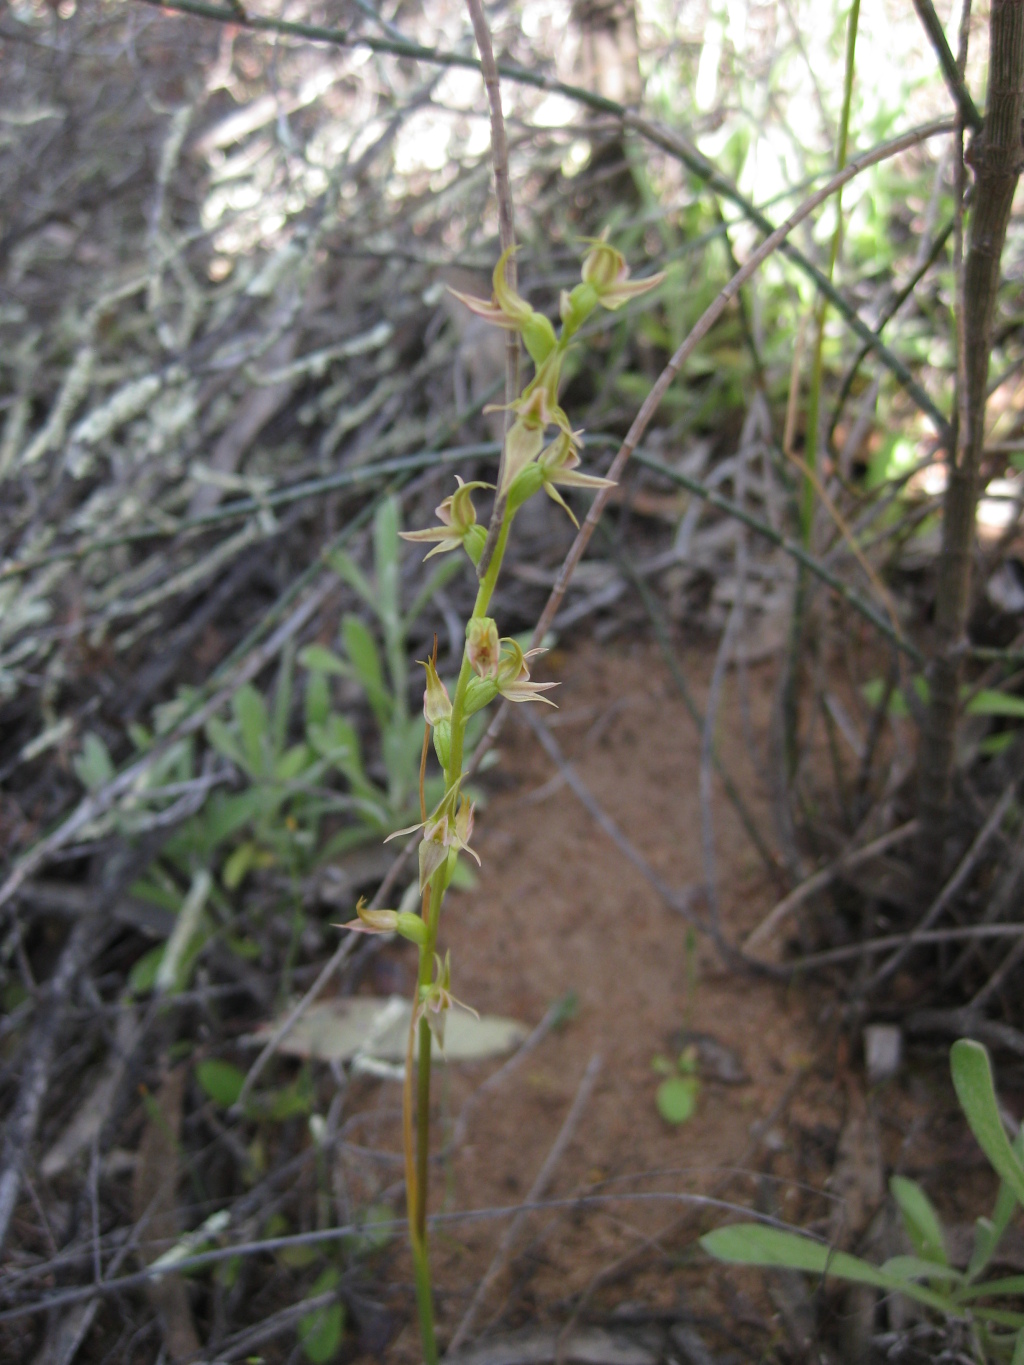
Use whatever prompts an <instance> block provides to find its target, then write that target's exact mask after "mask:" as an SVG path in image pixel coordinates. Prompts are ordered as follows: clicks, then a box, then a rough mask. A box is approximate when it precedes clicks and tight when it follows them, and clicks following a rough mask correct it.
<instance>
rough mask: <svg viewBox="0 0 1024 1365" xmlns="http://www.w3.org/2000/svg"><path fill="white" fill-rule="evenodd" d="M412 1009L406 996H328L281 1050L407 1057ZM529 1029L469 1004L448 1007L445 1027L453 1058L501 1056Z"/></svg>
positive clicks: (333, 1057)
mask: <svg viewBox="0 0 1024 1365" xmlns="http://www.w3.org/2000/svg"><path fill="white" fill-rule="evenodd" d="M409 1015H410V1005H409V1002H408V1001H407V1000H403V999H402V998H401V996H395V995H393V996H390V997H388V998H387V999H381V998H379V997H376V998H375V997H370V996H354V997H352V998H350V999H336V1000H324V1001H321V1002H320V1003H319V1004H316V1005H313V1006H312V1007H311V1008H310V1009H308V1010H307V1011H306V1013H305V1014H304V1015H303V1016H302V1018H301V1019H300V1020H299V1022H298V1023H297V1024H296V1025H295V1027H294V1028H293V1029H292V1030H291V1032H290V1033H288V1034H287V1035H286V1036H285V1038H284V1039H283V1040H282V1042H281V1044H280V1048H279V1050H280V1051H281V1052H283V1053H285V1054H286V1055H287V1056H289V1057H301V1058H303V1059H307V1058H315V1059H316V1060H318V1061H325V1062H332V1061H334V1062H347V1061H351V1060H352V1058H353V1057H355V1056H357V1055H361V1056H363V1057H372V1058H374V1059H375V1060H377V1061H382V1062H402V1061H404V1060H405V1047H406V1041H407V1038H408V1033H409ZM279 1022H280V1021H279V1020H275V1021H273V1022H272V1023H268V1024H264V1025H262V1026H261V1027H260V1028H259V1029H258V1030H257V1032H256V1034H255V1035H254V1036H253V1038H252V1039H250V1041H251V1042H254V1043H257V1044H260V1045H262V1044H263V1043H264V1042H265V1041H266V1040H267V1038H269V1037H270V1036H271V1035H272V1034H273V1032H274V1030H275V1029H276V1028H277V1026H278V1023H279ZM527 1032H528V1030H527V1028H526V1027H525V1025H523V1024H521V1023H520V1022H519V1021H518V1020H517V1019H505V1018H501V1017H500V1016H498V1015H483V1016H482V1017H481V1018H480V1019H475V1018H474V1017H473V1015H471V1014H467V1013H466V1011H465V1010H460V1009H458V1008H455V1009H452V1010H451V1011H450V1012H449V1015H448V1023H447V1026H446V1028H445V1056H446V1057H447V1059H448V1061H450V1062H471V1061H482V1060H484V1059H485V1058H487V1057H501V1056H504V1055H505V1054H506V1053H508V1052H511V1051H512V1050H513V1048H515V1047H517V1046H518V1045H519V1044H520V1043H521V1042H522V1041H523V1039H524V1038H525V1037H526V1035H527Z"/></svg>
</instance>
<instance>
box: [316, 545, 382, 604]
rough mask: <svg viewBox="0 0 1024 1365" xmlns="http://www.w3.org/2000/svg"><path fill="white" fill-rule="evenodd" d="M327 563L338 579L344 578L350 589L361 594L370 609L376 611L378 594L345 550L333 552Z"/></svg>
mask: <svg viewBox="0 0 1024 1365" xmlns="http://www.w3.org/2000/svg"><path fill="white" fill-rule="evenodd" d="M327 562H328V564H330V566H331V568H332V569H333V570H334V572H335V573H336V574H337V575H338V577H339V578H343V579H344V580H345V582H346V583H347V584H348V585H349V587H350V588H352V589H354V591H355V592H357V593H358V594H359V596H360V597H361V598H362V599H363V601H364V602H365V603H366V605H367V606H368V607H371V608H373V609H374V610H376V608H375V607H374V602H375V599H376V593H375V592H374V589H373V584H372V583H371V582H370V580H369V579H368V578H367V577H366V575H365V574H364V573H363V571H362V569H360V568H359V566H358V564H356V562H355V560H354V559H352V558H351V557H350V556H349V555H347V554H346V553H345V551H344V550H332V551H331V553H330V554H329V555H328V556H327Z"/></svg>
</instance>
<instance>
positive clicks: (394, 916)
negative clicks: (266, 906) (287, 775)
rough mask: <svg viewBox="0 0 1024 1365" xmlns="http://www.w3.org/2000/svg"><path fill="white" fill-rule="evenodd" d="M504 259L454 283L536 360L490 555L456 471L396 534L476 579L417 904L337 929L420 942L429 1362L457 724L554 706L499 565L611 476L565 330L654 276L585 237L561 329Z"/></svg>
mask: <svg viewBox="0 0 1024 1365" xmlns="http://www.w3.org/2000/svg"><path fill="white" fill-rule="evenodd" d="M509 256H510V252H509V251H506V252H503V253H502V256H501V258H500V259H499V261H498V264H497V265H496V267H495V269H494V276H493V285H494V292H493V296H492V297H491V299H490V300H484V299H478V298H473V297H471V296H469V295H466V294H459V293H455V291H454V290H453V291H452V292H453V293H455V297H456V298H458V299H460V300H461V301H462V302H463V303H464V304H465V305H466V306H467V307H468V308H469V309H471V310H472V312H474V313H476V314H477V315H478V316H479V317H482V318H483V319H485V321H487V322H490V323H493V324H494V325H495V326H497V327H501V328H504V329H505V330H506V331H511V332H516V333H518V334H519V336H520V337H521V338H522V341H523V344H524V346H525V347H526V350H527V352H528V354H529V356H530V358H531V360H532V361H533V363H534V366H535V373H534V376H533V378H532V380H531V381H530V382H529V384H527V386H526V387H525V389H524V390H523V391H522V393H521V395H520V396H519V398H518V399H516V401H515V402H514V403H513V404H512V420H511V424H510V425H509V427H508V430H507V433H506V437H505V445H504V450H503V453H502V459H501V465H500V469H499V475H498V485H497V490H496V499H495V514H494V516H493V517H492V527H494V529H495V531H496V536H495V538H494V539H493V553H492V554H491V555H490V556H489V558H487V559H485V547H486V546H487V542H488V532H487V530H486V528H485V527H484V526H483V525H482V524H481V523H480V522H479V521H478V520H477V515H476V509H475V507H474V505H473V494H474V493H476V492H478V491H480V490H483V489H487V488H491V487H493V485H489V484H485V483H482V482H480V481H478V480H475V481H473V482H471V483H464V482H463V480H462V479H460V478H458V477H457V476H456V483H457V487H456V490H455V492H454V493H452V494H451V496H450V497H447V498H445V499H444V501H443V502H442V503H441V504H440V506H439V507H438V508H437V517H438V523H439V524H438V525H437V526H432V527H429V528H427V529H425V530H421V531H405V532H403V533H402V535H403V538H404V539H405V540H410V541H414V542H417V543H423V544H431V545H432V546H433V548H432V549H431V550H430V551H429V553H428V555H427V558H430V556H432V555H438V554H448V553H452V552H456V551H460V550H462V551H465V553H466V554H467V556H468V557H469V559H470V561H471V562H472V564H473V565H474V567H475V568H477V573H478V578H479V587H478V590H477V595H476V601H475V603H474V605H473V612H472V615H471V616H470V618H469V620H468V622H467V623H466V645H465V649H464V652H463V657H462V666H461V668H460V670H459V676H458V680H457V682H456V683H455V690H454V696H452V695H451V694H450V693H449V691H448V688H447V687H446V686H445V684H444V683H443V682H442V681H441V678H440V677H439V675H438V672H437V647H436V640H435V647H434V653H433V655H432V657H431V658H430V659H428V660H427V661H426V662H425V664H424V667H425V669H426V687H425V690H424V694H423V716H424V721H425V730H424V736H423V754H422V760H421V764H420V814H421V816H422V819H421V821H420V823H419V824H418V825H414V826H412V827H411V828H410V829H405V830H398V831H396V833H395V834H392V835H390V836H389V837H390V838H392V839H393V838H396V837H397V836H398V835H399V834H411V833H414V832H419V831H422V833H421V834H420V840H419V889H420V894H421V898H422V900H421V910H420V913H419V914H416V913H414V912H412V911H400V910H368V909H366V908H365V907H364V906H363V904H362V902H360V904H359V906H358V907H357V911H358V918H357V919H356V920H354V921H353V922H352V923H351V924H348V925H346V926H344V927H346V928H349V929H353V930H356V931H358V932H362V933H370V934H385V933H386V934H392V933H393V934H399V935H400V936H401V937H403V938H407V939H409V940H410V941H411V942H413V943H415V944H416V945H417V947H418V949H419V973H418V978H417V985H416V996H415V1001H414V1005H413V1012H412V1020H411V1024H410V1030H409V1043H408V1048H407V1052H406V1069H405V1088H404V1100H403V1136H404V1147H405V1176H406V1192H407V1203H408V1218H409V1234H410V1241H411V1245H412V1254H413V1263H414V1272H415V1281H416V1301H417V1310H418V1314H419V1320H420V1330H421V1334H422V1341H423V1354H424V1359H425V1361H426V1362H427V1365H434V1362H435V1361H436V1360H437V1344H436V1340H435V1333H434V1317H433V1300H432V1294H431V1287H430V1263H429V1256H428V1247H427V1174H428V1154H429V1143H430V1064H431V1047H432V1044H433V1043H434V1042H435V1041H436V1043H437V1045H438V1047H439V1048H441V1049H442V1050H443V1048H444V1027H445V1019H446V1017H447V1014H448V1011H449V1010H450V1009H451V1007H452V1005H454V1004H458V1005H461V1004H462V1002H461V1001H458V1000H456V998H455V997H454V996H453V995H452V992H451V959H450V954H446V955H445V957H444V959H443V960H442V958H441V956H440V953H439V952H438V947H437V939H438V929H439V926H440V920H441V909H442V906H443V903H444V898H445V892H446V890H447V888H448V886H449V884H450V882H451V880H452V875H453V873H454V871H455V865H456V862H457V861H458V858H459V855H460V853H466V854H468V855H469V856H470V857H471V858H473V859H475V860H476V862H477V863H478V864H479V862H480V859H479V857H478V855H477V854H476V852H475V851H474V850H473V848H472V846H471V842H470V841H471V839H472V835H473V806H472V804H471V803H470V801H469V799H468V797H467V796H466V794H465V793H464V791H463V790H462V783H463V764H464V753H463V750H464V743H465V735H466V723H467V721H468V720H469V719H470V717H471V716H472V715H474V714H475V713H476V712H477V711H480V710H482V709H483V708H484V707H485V706H488V705H489V704H490V703H491V702H492V701H494V700H495V699H496V698H498V697H502V698H504V699H505V700H506V701H511V702H530V701H539V702H546V703H547V704H548V705H553V704H554V703H553V702H551V700H550V698H548V697H546V696H545V695H544V694H545V693H546V692H548V691H549V690H550V689H551V688H552V687H554V686H555V684H554V683H551V682H534V681H533V680H532V678H531V673H530V666H531V663H532V661H533V660H534V658H535V657H536V656H537V655H538V654H539V653H540V652H541V651H540V650H536V649H532V650H527V651H525V652H524V651H523V649H522V648H521V647H520V645H519V644H518V643H517V642H516V641H515V640H513V639H511V638H508V637H504V638H503V637H502V636H501V635H500V634H499V630H498V625H497V622H496V621H494V620H493V619H492V617H490V616H489V615H488V610H489V608H490V604H491V599H492V597H493V595H494V589H495V585H496V583H497V580H498V575H499V574H500V572H501V566H502V562H503V560H504V557H505V549H506V546H507V544H508V537H509V532H510V530H511V528H512V523H513V520H514V518H515V515H516V513H517V512H518V510H519V509H520V508H521V507H522V506H523V504H524V503H525V502H527V501H528V499H530V498H531V497H533V495H534V494H535V493H538V492H540V490H541V489H543V490H544V492H545V493H546V494H547V495H548V497H550V498H552V499H553V500H554V501H555V502H556V503H557V504H558V505H559V506H560V507H562V508H564V510H565V511H566V512H567V513H568V515H569V516H570V518H572V521H573V522H574V524H578V523H576V518H575V516H573V513H572V510H571V509H570V508H569V506H568V504H567V503H566V502H565V500H564V498H563V497H562V494H561V492H560V491H559V490H560V489H563V488H583V489H592V490H597V489H601V488H607V487H610V486H611V485H610V481H609V480H608V479H603V478H598V477H597V476H596V475H593V474H584V473H581V472H580V470H579V463H580V456H579V451H580V437H581V435H582V432H579V431H573V429H572V426H571V425H570V422H569V419H568V417H567V416H566V414H565V412H564V411H563V410H562V408H561V407H560V406H559V401H558V390H559V386H560V383H561V377H562V365H563V362H564V360H565V356H566V354H567V352H568V350H569V347H570V345H571V343H572V340H573V337H574V336H575V335H576V333H577V332H578V331H579V329H580V327H581V326H582V325H583V323H584V322H586V320H587V318H589V317H590V315H591V314H592V313H593V312H594V310H595V309H596V308H598V307H602V308H607V309H612V310H614V309H618V308H621V307H622V306H623V304H625V303H627V302H628V301H629V300H631V299H633V298H636V297H637V296H639V295H641V294H644V293H646V292H647V291H648V290H650V289H653V288H655V286H656V285H658V284H660V283H661V280H662V279H663V278H664V277H663V275H661V274H659V275H652V276H649V277H648V278H646V279H643V280H631V279H630V278H629V268H628V266H627V265H626V262H625V259H624V257H623V256H622V254H621V252H619V251H617V250H616V249H615V248H614V247H613V246H611V245H609V243H608V242H607V241H606V240H605V239H604V238H603V237H602V238H601V239H599V240H596V241H592V242H591V243H590V250H589V252H588V253H587V256H586V258H585V260H584V262H583V270H582V278H581V280H580V283H579V284H577V285H576V287H575V288H574V289H573V290H572V291H571V292H566V291H563V293H562V296H561V301H560V309H559V311H560V315H561V329H560V332H559V333H558V334H557V335H556V333H555V329H554V327H553V325H552V324H551V322H550V321H549V319H548V318H547V317H545V316H544V315H543V314H542V313H538V312H536V311H535V310H534V309H533V308H531V306H530V305H529V303H527V301H526V300H525V299H523V298H522V297H520V295H519V294H518V293H516V292H515V290H514V289H513V288H511V286H510V285H509V284H508V281H507V280H506V276H505V266H506V263H507V261H508V258H509ZM431 740H432V741H433V748H434V753H435V754H436V756H437V760H438V762H439V763H440V765H441V768H442V769H443V772H444V787H445V790H444V795H443V797H442V798H441V800H440V802H439V803H438V804H437V806H436V807H435V808H434V809H433V810H432V811H429V812H428V811H427V809H426V802H425V799H424V796H423V791H424V779H425V774H426V764H427V757H428V749H429V745H430V742H431ZM463 1008H467V1009H468V1008H469V1007H468V1006H463ZM414 1074H415V1095H414Z"/></svg>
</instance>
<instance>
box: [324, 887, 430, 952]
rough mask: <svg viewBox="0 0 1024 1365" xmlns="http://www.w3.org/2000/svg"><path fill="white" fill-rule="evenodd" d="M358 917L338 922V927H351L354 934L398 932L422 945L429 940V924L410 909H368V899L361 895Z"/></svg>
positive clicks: (357, 911)
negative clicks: (343, 922) (345, 921)
mask: <svg viewBox="0 0 1024 1365" xmlns="http://www.w3.org/2000/svg"><path fill="white" fill-rule="evenodd" d="M356 915H357V916H358V918H357V919H354V920H349V922H348V923H347V924H337V925H335V928H336V929H351V930H352V932H353V933H354V934H398V935H399V936H400V937H401V938H407V939H408V940H409V942H410V943H416V944H418V945H419V946H420V947H422V946H423V945H424V944H425V943H426V941H427V926H426V924H425V923H424V922H423V920H422V919H421V918H420V916H419V915H414V914H413V913H412V912H411V911H409V910H367V909H366V899H365V897H363V896H360V897H359V901H358V904H357V905H356Z"/></svg>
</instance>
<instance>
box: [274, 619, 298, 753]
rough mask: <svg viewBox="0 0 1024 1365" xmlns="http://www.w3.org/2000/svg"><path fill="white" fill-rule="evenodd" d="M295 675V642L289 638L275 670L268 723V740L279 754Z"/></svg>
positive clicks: (290, 704)
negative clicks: (272, 697) (275, 681)
mask: <svg viewBox="0 0 1024 1365" xmlns="http://www.w3.org/2000/svg"><path fill="white" fill-rule="evenodd" d="M294 676H295V642H294V641H293V640H289V641H288V643H287V644H286V645H285V647H284V649H283V650H282V651H281V664H280V667H279V668H278V670H277V687H276V689H275V691H274V715H273V718H272V720H271V723H270V740H271V744H272V745H273V752H274V753H275V754H279V753H280V752H281V751H282V749H283V748H284V746H285V741H286V740H287V738H288V719H289V717H290V715H291V710H292V681H293V679H294Z"/></svg>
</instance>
